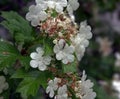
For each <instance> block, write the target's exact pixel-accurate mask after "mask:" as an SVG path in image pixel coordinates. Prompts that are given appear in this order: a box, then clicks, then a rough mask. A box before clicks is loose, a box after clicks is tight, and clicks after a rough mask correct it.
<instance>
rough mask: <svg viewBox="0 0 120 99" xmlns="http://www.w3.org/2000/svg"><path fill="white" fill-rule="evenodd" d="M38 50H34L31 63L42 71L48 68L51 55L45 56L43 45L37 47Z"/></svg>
mask: <svg viewBox="0 0 120 99" xmlns="http://www.w3.org/2000/svg"><path fill="white" fill-rule="evenodd" d="M36 51H37V52H32V53H31V54H30V57H31V58H32V59H33V60H31V61H30V65H31V67H33V68H37V67H38V69H39V70H41V71H44V70H46V68H47V66H46V65H49V64H50V61H51V57H50V56H43V54H44V51H43V49H42V48H41V47H38V48H37V49H36Z"/></svg>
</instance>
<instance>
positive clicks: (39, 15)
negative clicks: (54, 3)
mask: <svg viewBox="0 0 120 99" xmlns="http://www.w3.org/2000/svg"><path fill="white" fill-rule="evenodd" d="M46 9H47V7H46V5H45V4H37V5H31V6H30V7H29V12H28V13H27V14H26V19H27V20H28V21H31V25H32V26H38V25H39V24H40V21H44V20H45V19H46V18H47V13H46V12H45V10H46Z"/></svg>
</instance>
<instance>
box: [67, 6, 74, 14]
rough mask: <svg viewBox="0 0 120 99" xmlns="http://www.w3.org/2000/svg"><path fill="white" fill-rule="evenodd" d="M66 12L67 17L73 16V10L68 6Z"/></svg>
mask: <svg viewBox="0 0 120 99" xmlns="http://www.w3.org/2000/svg"><path fill="white" fill-rule="evenodd" d="M67 11H68V13H69V15H73V9H72V7H71V6H70V5H68V6H67Z"/></svg>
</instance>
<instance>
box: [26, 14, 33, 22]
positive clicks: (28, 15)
mask: <svg viewBox="0 0 120 99" xmlns="http://www.w3.org/2000/svg"><path fill="white" fill-rule="evenodd" d="M26 19H27V20H28V21H31V20H32V19H33V15H31V13H30V12H28V13H27V14H26Z"/></svg>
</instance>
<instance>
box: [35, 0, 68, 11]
mask: <svg viewBox="0 0 120 99" xmlns="http://www.w3.org/2000/svg"><path fill="white" fill-rule="evenodd" d="M36 3H37V4H47V7H49V8H51V9H55V10H56V11H57V12H58V13H61V12H63V8H64V7H66V6H67V0H36Z"/></svg>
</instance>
